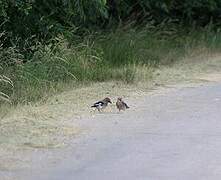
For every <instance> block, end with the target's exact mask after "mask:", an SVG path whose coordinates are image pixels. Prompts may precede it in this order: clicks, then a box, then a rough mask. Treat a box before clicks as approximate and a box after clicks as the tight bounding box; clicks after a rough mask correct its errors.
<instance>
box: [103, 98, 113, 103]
mask: <svg viewBox="0 0 221 180" xmlns="http://www.w3.org/2000/svg"><path fill="white" fill-rule="evenodd" d="M104 101H105V102H107V103H112V102H111V100H110V98H109V97H106V98H105V99H104Z"/></svg>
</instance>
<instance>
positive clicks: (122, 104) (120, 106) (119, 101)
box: [116, 98, 130, 112]
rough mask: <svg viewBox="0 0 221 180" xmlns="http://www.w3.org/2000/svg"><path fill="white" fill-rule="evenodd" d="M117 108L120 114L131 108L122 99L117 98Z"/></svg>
mask: <svg viewBox="0 0 221 180" xmlns="http://www.w3.org/2000/svg"><path fill="white" fill-rule="evenodd" d="M116 106H117V109H118V110H119V112H120V111H121V110H123V111H125V109H128V108H130V107H129V106H128V105H127V104H126V103H125V102H124V101H123V100H122V98H117V102H116Z"/></svg>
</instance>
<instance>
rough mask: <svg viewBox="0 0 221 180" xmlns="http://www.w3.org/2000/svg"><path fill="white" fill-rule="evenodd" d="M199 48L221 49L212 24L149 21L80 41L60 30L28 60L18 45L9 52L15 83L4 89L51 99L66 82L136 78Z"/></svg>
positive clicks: (9, 73)
mask: <svg viewBox="0 0 221 180" xmlns="http://www.w3.org/2000/svg"><path fill="white" fill-rule="evenodd" d="M67 42H69V43H71V44H72V45H71V46H70V45H69V44H68V43H67ZM197 48H207V49H208V50H211V51H216V50H220V48H221V35H220V33H219V32H212V31H210V30H208V29H207V30H192V31H190V30H188V31H185V30H183V29H181V28H180V29H179V28H173V27H170V28H166V29H162V28H159V29H157V28H155V29H154V30H153V29H152V28H150V27H146V28H142V29H140V30H135V29H128V30H125V29H119V30H116V31H114V32H109V33H101V34H99V35H97V34H96V35H91V36H89V37H86V38H85V40H82V41H81V42H80V43H75V42H70V39H69V40H68V41H67V39H66V38H64V37H63V36H61V37H60V38H58V39H57V43H56V44H53V45H52V44H49V45H41V44H38V47H36V49H38V50H37V51H36V52H35V53H34V55H33V57H32V58H31V59H30V60H28V61H27V62H26V63H22V62H23V61H26V60H25V59H24V57H22V56H21V55H20V54H19V53H17V54H16V50H14V51H13V53H9V54H10V55H13V56H12V57H10V58H11V59H12V60H13V63H12V64H11V65H8V64H7V65H5V64H4V62H3V61H2V60H1V64H2V67H3V70H2V74H4V75H5V76H1V77H4V78H6V77H8V78H10V79H8V78H6V79H5V80H4V81H5V82H6V81H8V83H9V84H10V87H9V86H1V89H0V91H1V92H4V94H2V96H5V97H6V99H8V98H9V97H10V100H11V101H12V102H13V103H14V104H16V103H28V102H32V101H37V100H39V99H43V100H44V99H47V98H48V96H50V95H51V94H53V93H56V92H59V91H62V90H63V89H64V87H65V86H67V85H68V86H72V87H73V86H77V85H79V84H82V83H89V82H102V81H109V80H117V81H124V82H125V83H133V82H134V81H135V80H137V78H136V74H137V73H139V67H140V66H145V67H147V71H148V68H157V67H158V65H162V64H165V65H168V64H171V63H173V62H176V61H178V60H179V59H181V58H182V57H184V56H188V54H190V53H191V52H192V51H194V49H197ZM8 51H9V50H8ZM3 58H5V56H1V59H3ZM2 81H3V80H2ZM12 82H13V88H12Z"/></svg>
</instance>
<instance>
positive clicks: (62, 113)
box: [0, 53, 221, 170]
mask: <svg viewBox="0 0 221 180" xmlns="http://www.w3.org/2000/svg"><path fill="white" fill-rule="evenodd" d="M135 68H136V70H135V83H134V84H125V83H123V82H116V81H113V82H104V83H92V84H87V85H82V86H81V87H78V88H77V89H76V88H75V89H73V88H72V87H71V86H70V85H68V86H67V90H66V91H65V92H63V93H60V94H56V95H54V96H52V97H51V98H49V99H48V100H47V101H44V102H38V103H34V104H30V105H26V106H19V105H18V107H16V108H13V109H11V108H10V106H9V105H8V106H3V107H2V108H1V111H0V116H1V121H0V143H1V147H0V158H1V162H2V163H0V170H1V169H9V168H13V167H14V165H12V163H10V162H11V161H9V160H10V159H11V158H12V157H14V154H13V153H10V152H17V153H18V152H23V151H24V150H25V149H30V148H55V147H63V146H64V145H66V144H67V143H68V139H69V138H70V137H73V136H75V135H77V134H79V133H80V132H81V131H83V130H82V129H80V127H78V126H76V123H75V121H76V120H77V119H81V118H84V117H85V116H87V117H89V116H93V115H95V114H96V113H97V112H96V111H93V110H92V109H91V108H90V105H91V104H92V103H93V102H94V101H96V100H98V99H101V98H103V97H106V96H108V97H110V98H112V99H113V101H116V97H118V96H122V97H131V98H140V97H142V96H144V95H146V94H147V93H148V92H149V91H152V90H153V89H158V88H162V87H167V86H173V87H174V85H175V86H178V85H179V84H180V85H181V84H187V83H188V84H190V83H192V84H193V83H194V84H196V83H202V82H205V81H206V82H207V81H220V80H221V73H220V72H221V71H220V70H221V56H220V55H219V54H215V55H210V54H209V53H208V54H206V55H205V54H204V55H198V54H197V55H193V56H191V57H186V58H183V59H182V60H180V61H179V62H177V63H175V64H173V65H171V66H162V67H159V68H158V69H151V68H149V67H145V66H142V67H135ZM110 110H111V111H115V107H114V105H113V106H111V108H110ZM6 112H9V113H6ZM20 150H21V151H20ZM3 157H4V158H3ZM14 161H15V162H16V161H17V162H20V163H22V161H20V160H14ZM14 161H13V162H14ZM6 162H7V163H6ZM17 165H19V164H17ZM15 166H16V163H15ZM19 166H20V165H19Z"/></svg>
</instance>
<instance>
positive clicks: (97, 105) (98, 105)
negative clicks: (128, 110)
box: [91, 97, 112, 112]
mask: <svg viewBox="0 0 221 180" xmlns="http://www.w3.org/2000/svg"><path fill="white" fill-rule="evenodd" d="M108 103H112V102H111V100H110V98H108V97H106V98H104V99H103V100H102V101H98V102H96V103H94V105H93V106H91V107H94V108H96V109H97V110H98V111H99V112H100V111H101V110H102V109H104V108H106V107H107V105H108Z"/></svg>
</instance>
